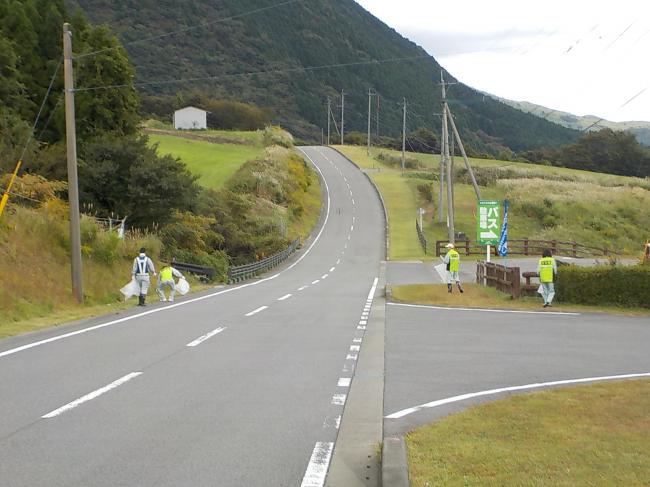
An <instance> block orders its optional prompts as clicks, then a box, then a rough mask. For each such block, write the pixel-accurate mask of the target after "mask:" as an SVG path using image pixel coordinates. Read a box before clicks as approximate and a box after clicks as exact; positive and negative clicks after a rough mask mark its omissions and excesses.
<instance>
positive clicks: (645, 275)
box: [556, 265, 650, 308]
mask: <svg viewBox="0 0 650 487" xmlns="http://www.w3.org/2000/svg"><path fill="white" fill-rule="evenodd" d="M556 286H557V300H558V301H559V302H564V303H576V304H588V305H613V306H622V307H639V308H650V267H648V266H641V265H638V266H633V267H630V266H616V265H611V266H597V267H578V266H562V267H560V269H559V272H558V276H557V284H556Z"/></svg>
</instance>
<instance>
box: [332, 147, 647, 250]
mask: <svg viewBox="0 0 650 487" xmlns="http://www.w3.org/2000/svg"><path fill="white" fill-rule="evenodd" d="M336 148H337V149H339V150H341V151H342V152H343V153H344V154H346V155H347V156H348V157H349V158H350V159H352V160H353V161H355V162H356V163H357V164H359V165H360V166H361V167H363V168H366V169H373V170H371V171H369V174H370V176H371V177H372V178H373V180H374V181H375V182H376V183H377V185H378V186H379V189H380V191H381V192H382V194H383V195H384V200H385V202H386V206H387V208H388V213H389V220H390V222H389V226H390V243H391V249H390V258H391V259H393V260H421V259H423V258H425V257H424V253H423V252H422V250H421V249H420V245H419V241H418V240H417V234H416V232H415V218H416V211H417V208H418V207H421V208H424V209H425V210H426V214H425V215H424V220H423V221H424V225H423V226H424V229H423V230H424V233H425V235H426V237H427V240H428V241H429V242H430V243H432V244H433V243H435V241H436V240H445V239H446V238H447V228H446V221H444V222H441V223H440V222H437V218H436V216H437V201H438V193H439V191H438V184H439V183H438V181H437V180H432V179H431V175H432V174H433V175H435V178H437V170H435V169H437V167H438V164H439V156H433V155H426V154H411V153H409V154H408V158H410V159H416V160H417V161H418V162H419V164H420V167H419V168H417V169H409V170H407V171H406V173H405V176H402V174H401V170H400V169H399V168H398V167H396V166H390V165H388V164H386V163H383V162H382V161H380V160H379V159H378V155H379V154H380V153H384V154H387V155H389V156H390V157H398V156H399V153H398V152H395V151H390V150H384V149H373V151H372V153H371V156H370V157H369V156H368V155H367V154H366V149H365V147H354V146H344V147H341V146H337V147H336ZM472 166H473V167H474V168H476V171H477V178H478V179H479V184H481V193H482V198H483V199H498V200H503V199H506V198H508V199H509V200H510V203H511V212H510V217H509V218H510V227H509V236H510V238H511V239H518V238H531V239H540V240H560V241H576V242H578V243H580V244H583V245H588V246H593V247H599V248H602V247H607V248H609V249H613V250H616V251H619V252H621V253H623V254H625V255H630V256H638V255H640V254H641V251H642V248H643V244H644V242H645V240H646V238H650V212H649V211H647V209H648V208H650V181H649V180H648V179H640V178H630V177H622V176H613V175H609V174H599V173H592V172H588V171H579V170H574V169H564V168H557V167H551V166H543V165H536V164H523V163H511V162H506V161H496V160H482V159H472ZM462 167H464V165H463V162H462V159H461V158H456V168H457V169H458V173H457V178H456V184H455V197H454V202H455V214H456V218H455V220H456V231H457V232H464V233H466V234H467V235H468V237H469V238H470V239H473V238H474V232H475V227H476V197H475V194H474V190H473V188H472V186H471V185H470V184H469V181H468V179H467V175H466V174H464V170H462ZM427 178H428V179H427ZM418 187H420V188H421V189H422V188H426V187H428V188H430V194H431V195H432V196H433V197H432V198H431V200H427V198H426V197H425V196H424V194H423V193H422V191H420V189H418ZM443 210H444V212H445V214H446V207H443Z"/></svg>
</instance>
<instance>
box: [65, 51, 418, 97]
mask: <svg viewBox="0 0 650 487" xmlns="http://www.w3.org/2000/svg"><path fill="white" fill-rule="evenodd" d="M429 57H430V56H429V55H420V56H408V57H402V58H387V59H369V60H366V61H356V62H350V63H339V64H323V65H320V66H307V67H304V66H301V67H296V68H285V69H271V70H263V71H249V72H246V73H233V74H223V75H217V76H201V77H196V78H180V79H171V80H160V81H144V82H139V83H128V84H119V85H103V86H91V87H87V88H77V89H75V92H76V93H82V92H87V91H97V90H111V89H120V88H138V87H143V86H160V85H170V84H179V83H193V82H198V81H217V80H222V79H228V78H239V77H245V76H262V75H273V74H287V73H300V72H304V73H309V72H313V71H321V70H327V69H339V68H348V67H354V66H369V65H378V64H386V63H396V62H407V61H415V60H420V59H425V58H429Z"/></svg>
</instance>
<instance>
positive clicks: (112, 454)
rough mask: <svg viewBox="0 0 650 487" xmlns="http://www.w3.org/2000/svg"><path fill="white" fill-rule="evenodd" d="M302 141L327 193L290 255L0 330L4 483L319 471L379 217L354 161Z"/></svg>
mask: <svg viewBox="0 0 650 487" xmlns="http://www.w3.org/2000/svg"><path fill="white" fill-rule="evenodd" d="M303 150H304V153H305V154H306V156H307V157H308V158H309V159H310V160H311V161H312V162H313V164H314V165H315V166H316V167H317V168H318V169H319V172H320V173H321V175H322V177H323V181H324V184H323V189H324V190H325V189H327V191H326V192H327V198H326V199H327V200H328V201H327V202H326V203H325V205H324V208H325V210H324V211H325V212H326V214H325V215H324V218H322V220H321V221H322V222H324V225H323V227H322V232H321V233H320V234H319V235H318V238H317V239H315V240H314V241H313V242H312V243H313V245H312V246H311V247H310V246H309V245H310V243H308V244H307V245H306V246H305V247H304V248H303V249H302V250H301V251H300V252H299V253H298V254H297V255H296V256H294V258H293V260H292V262H293V263H294V264H295V265H293V266H290V265H287V266H285V267H284V269H282V270H280V271H277V272H276V273H274V274H271V275H269V276H266V277H267V279H262V280H259V281H255V283H254V284H253V285H246V286H238V287H236V289H235V288H225V289H223V290H215V291H212V292H208V293H204V294H203V295H201V296H198V297H197V296H194V297H191V298H188V299H187V300H186V301H187V302H186V303H183V302H182V301H181V302H179V303H178V306H173V307H172V306H169V305H168V306H164V305H161V304H156V305H152V306H150V307H149V308H148V309H147V312H146V313H144V314H142V313H140V312H138V311H135V310H134V311H132V312H128V313H125V314H122V315H118V316H115V317H113V318H103V319H96V320H88V321H86V322H83V323H78V324H75V325H70V326H65V327H59V328H56V329H52V330H47V331H43V332H40V333H36V334H30V335H26V336H22V337H15V338H12V339H7V340H3V341H0V411H1V414H0V479H2V481H1V482H0V483H2V485H10V486H12V487H20V486H26V487H27V486H29V487H39V486H48V487H51V486H66V487H67V486H88V485H93V486H107V487H108V486H110V487H114V486H118V485H139V486H148V485H151V486H153V485H155V486H179V485H188V486H189V485H192V486H203V485H205V486H208V485H210V486H212V485H223V486H239V485H242V486H243V485H245V486H297V485H301V484H302V485H322V482H323V481H324V475H325V473H324V472H326V470H327V465H326V463H325V462H326V461H328V460H329V456H331V448H332V446H333V445H334V443H335V441H336V437H337V431H338V425H339V423H340V421H341V414H342V413H343V410H344V405H345V400H346V394H347V390H348V389H349V387H350V383H351V381H353V380H354V369H355V363H356V357H357V356H358V351H359V347H362V345H363V333H364V332H363V330H360V329H358V323H359V317H360V316H361V315H362V313H364V306H366V302H367V299H368V296H369V292H370V290H371V288H372V285H373V283H374V282H375V278H376V277H377V275H378V272H379V263H380V260H381V258H382V249H383V228H384V223H383V213H382V210H381V206H380V202H379V199H378V197H377V195H376V193H375V191H374V189H373V188H372V186H371V185H370V183H369V182H368V180H367V178H366V177H365V176H364V175H363V174H362V173H360V172H359V170H358V169H357V168H355V167H354V166H353V165H352V164H350V163H349V162H348V161H347V160H345V159H344V158H343V157H341V156H340V155H338V154H337V153H336V152H335V151H332V150H329V149H325V148H319V147H306V148H303ZM298 260H299V262H298ZM125 275H128V270H127V269H125ZM224 291H225V292H224ZM190 301H191V302H190ZM159 309H160V311H159ZM89 328H92V329H89ZM84 330H88V331H84Z"/></svg>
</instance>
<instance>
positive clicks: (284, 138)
mask: <svg viewBox="0 0 650 487" xmlns="http://www.w3.org/2000/svg"><path fill="white" fill-rule="evenodd" d="M264 145H265V146H266V147H269V146H273V145H279V146H280V147H286V148H287V149H291V148H292V147H293V136H292V135H291V134H290V133H289V132H287V131H286V130H282V128H280V127H277V126H275V125H269V126H268V127H266V128H265V129H264Z"/></svg>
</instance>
